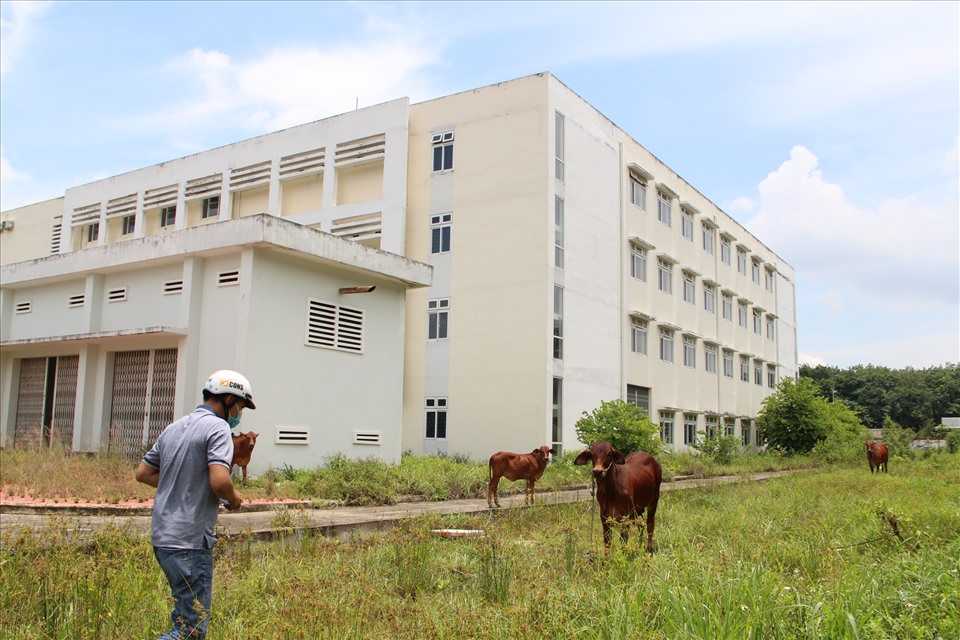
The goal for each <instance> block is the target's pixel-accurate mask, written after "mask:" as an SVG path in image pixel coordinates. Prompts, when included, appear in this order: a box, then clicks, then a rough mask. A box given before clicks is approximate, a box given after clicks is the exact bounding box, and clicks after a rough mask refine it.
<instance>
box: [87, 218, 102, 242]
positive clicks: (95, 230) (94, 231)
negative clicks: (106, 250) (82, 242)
mask: <svg viewBox="0 0 960 640" xmlns="http://www.w3.org/2000/svg"><path fill="white" fill-rule="evenodd" d="M99 237H100V223H99V222H94V223H93V224H88V225H87V242H96V241H97V238H99Z"/></svg>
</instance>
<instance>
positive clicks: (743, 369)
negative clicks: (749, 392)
mask: <svg viewBox="0 0 960 640" xmlns="http://www.w3.org/2000/svg"><path fill="white" fill-rule="evenodd" d="M740 382H747V383H749V382H750V358H747V357H745V356H740Z"/></svg>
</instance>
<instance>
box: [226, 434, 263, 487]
mask: <svg viewBox="0 0 960 640" xmlns="http://www.w3.org/2000/svg"><path fill="white" fill-rule="evenodd" d="M231 435H233V462H232V463H231V464H230V473H233V468H234V467H240V470H241V471H243V486H247V465H248V464H250V454H252V453H253V447H254V446H256V444H257V436H259V435H260V434H259V433H254V432H253V431H251V432H249V433H240V434H239V435H235V434H231Z"/></svg>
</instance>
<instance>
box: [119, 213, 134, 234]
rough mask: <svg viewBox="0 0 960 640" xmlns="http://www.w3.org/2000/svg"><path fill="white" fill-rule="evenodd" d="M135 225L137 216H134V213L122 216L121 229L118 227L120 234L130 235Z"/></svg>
mask: <svg viewBox="0 0 960 640" xmlns="http://www.w3.org/2000/svg"><path fill="white" fill-rule="evenodd" d="M136 227H137V216H136V215H133V214H131V215H129V216H123V222H122V227H121V229H120V235H124V236H129V235H131V234H132V233H133V232H134V231H136Z"/></svg>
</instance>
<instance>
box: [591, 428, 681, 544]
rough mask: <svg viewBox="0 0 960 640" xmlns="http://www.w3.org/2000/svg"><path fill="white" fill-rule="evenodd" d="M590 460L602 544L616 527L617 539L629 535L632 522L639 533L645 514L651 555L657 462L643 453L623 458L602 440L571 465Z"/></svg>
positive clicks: (659, 471) (658, 480)
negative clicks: (617, 527) (595, 490)
mask: <svg viewBox="0 0 960 640" xmlns="http://www.w3.org/2000/svg"><path fill="white" fill-rule="evenodd" d="M590 460H593V479H594V481H595V482H596V484H597V504H599V505H600V524H601V525H603V542H604V544H606V545H608V546H609V544H610V536H611V533H612V529H613V527H614V526H615V525H616V526H619V528H620V539H621V540H623V541H624V542H625V541H626V540H627V537H628V536H629V527H630V524H631V523H635V524H636V525H637V528H638V529H641V530H642V527H643V525H642V524H641V520H640V519H641V518H642V517H643V511H644V509H646V511H647V551H649V552H650V553H653V530H654V526H655V518H656V515H657V503H658V502H659V501H660V483H661V482H662V480H663V470H662V469H661V468H660V463H659V462H657V459H656V458H654V457H653V456H651V455H650V454H649V453H646V452H645V451H637V452H634V453H631V454H630V455H628V456H627V457H626V458H624V457H623V454H621V453H620V452H619V451H617V450H616V449H614V448H613V446H612V445H611V444H610V443H609V442H606V441H605V440H598V441H597V442H594V443H593V445H592V446H591V447H590V448H589V449H587V450H586V451H583V452H581V453H580V455H578V456H577V458H576V460H574V461H573V464H587V462H588V461H590Z"/></svg>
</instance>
